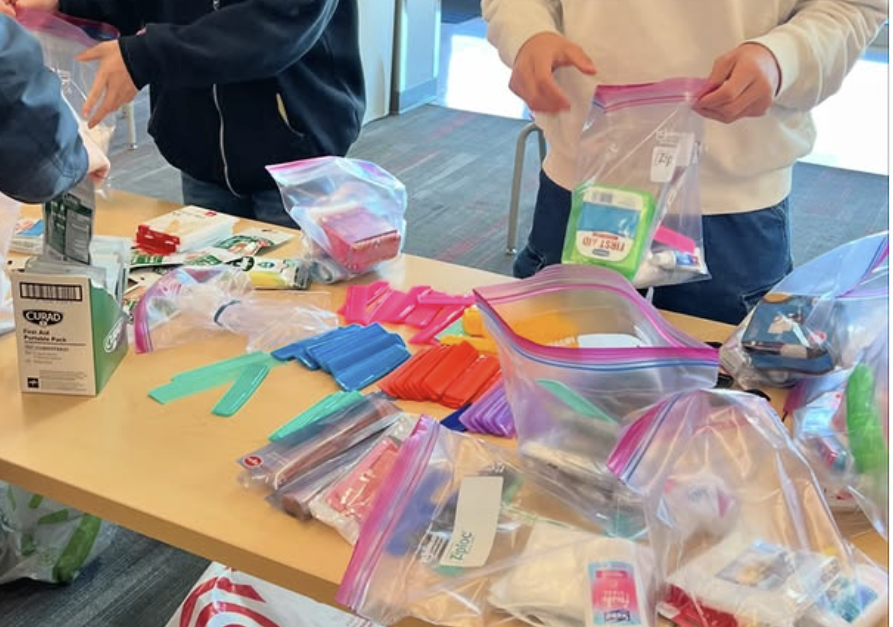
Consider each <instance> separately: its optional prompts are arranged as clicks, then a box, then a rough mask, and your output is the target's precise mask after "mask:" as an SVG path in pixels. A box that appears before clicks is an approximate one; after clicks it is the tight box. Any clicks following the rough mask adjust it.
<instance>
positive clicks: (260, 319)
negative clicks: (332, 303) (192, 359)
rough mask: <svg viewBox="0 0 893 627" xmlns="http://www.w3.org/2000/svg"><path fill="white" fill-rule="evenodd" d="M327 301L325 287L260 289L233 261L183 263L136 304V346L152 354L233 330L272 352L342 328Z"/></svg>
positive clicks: (252, 346)
mask: <svg viewBox="0 0 893 627" xmlns="http://www.w3.org/2000/svg"><path fill="white" fill-rule="evenodd" d="M328 301H329V294H328V293H326V292H299V293H296V294H294V295H292V294H289V295H286V296H284V297H281V298H280V297H278V295H272V296H270V295H266V294H259V293H257V292H255V290H254V288H253V287H252V284H251V279H250V278H249V277H248V275H247V274H246V273H245V272H243V271H242V270H239V269H237V268H234V267H231V266H212V267H183V268H178V269H176V270H174V271H173V272H169V273H168V274H166V275H164V276H163V277H162V278H161V279H159V280H158V281H157V282H155V284H154V285H152V287H150V288H149V289H148V290H147V291H146V293H145V295H144V296H143V298H142V299H141V300H140V302H139V303H137V305H136V307H135V308H134V311H133V327H134V329H133V331H134V345H135V346H136V352H138V353H148V352H151V351H153V350H160V349H163V348H169V347H171V346H177V345H180V344H185V343H188V342H193V341H197V340H200V339H203V338H206V337H210V336H212V335H215V334H218V333H223V332H227V331H228V332H231V333H236V334H238V335H244V336H246V337H247V338H248V345H247V350H248V351H249V352H253V351H259V350H260V351H271V350H275V349H276V348H280V347H282V346H285V345H287V344H291V343H293V342H296V341H298V340H301V339H303V338H306V337H311V336H313V335H319V334H320V333H324V332H326V331H329V330H331V329H334V328H335V327H337V326H338V317H337V315H336V314H334V313H332V312H331V311H328V310H327V309H324V308H323V307H324V306H328V304H329V302H328Z"/></svg>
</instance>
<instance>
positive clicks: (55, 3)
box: [0, 0, 59, 12]
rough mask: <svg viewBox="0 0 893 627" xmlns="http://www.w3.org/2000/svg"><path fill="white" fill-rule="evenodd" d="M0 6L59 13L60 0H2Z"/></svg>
mask: <svg viewBox="0 0 893 627" xmlns="http://www.w3.org/2000/svg"><path fill="white" fill-rule="evenodd" d="M0 4H6V5H8V6H10V7H12V8H13V12H15V9H17V8H18V9H31V10H33V11H50V12H53V11H58V10H59V0H0Z"/></svg>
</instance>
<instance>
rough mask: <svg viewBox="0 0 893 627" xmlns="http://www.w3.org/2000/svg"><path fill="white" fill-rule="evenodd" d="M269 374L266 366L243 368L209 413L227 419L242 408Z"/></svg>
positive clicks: (254, 365)
mask: <svg viewBox="0 0 893 627" xmlns="http://www.w3.org/2000/svg"><path fill="white" fill-rule="evenodd" d="M269 373H270V367H269V366H267V365H266V364H251V365H248V366H245V369H244V370H243V371H242V373H241V374H240V375H239V378H238V379H236V380H235V382H234V383H233V384H232V385H231V386H230V388H229V389H228V390H227V391H226V394H224V395H223V396H222V397H221V398H220V400H219V401H217V404H216V405H214V409H212V410H211V413H212V414H214V415H215V416H223V417H224V418H229V417H230V416H232V415H234V414H235V413H236V412H237V411H239V410H240V409H241V408H242V405H244V404H245V403H247V402H248V399H249V398H251V395H252V394H254V391H255V390H257V388H258V387H259V386H260V384H261V383H263V380H264V379H266V378H267V375H268V374H269Z"/></svg>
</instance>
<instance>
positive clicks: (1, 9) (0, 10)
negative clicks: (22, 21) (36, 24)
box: [0, 0, 16, 19]
mask: <svg viewBox="0 0 893 627" xmlns="http://www.w3.org/2000/svg"><path fill="white" fill-rule="evenodd" d="M0 15H6V16H7V17H11V18H12V19H15V16H16V10H15V9H14V8H13V6H12V3H11V2H10V1H9V0H0Z"/></svg>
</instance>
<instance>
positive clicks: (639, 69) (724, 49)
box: [481, 0, 888, 324]
mask: <svg viewBox="0 0 893 627" xmlns="http://www.w3.org/2000/svg"><path fill="white" fill-rule="evenodd" d="M481 4H482V10H483V16H484V19H485V20H486V21H487V23H488V33H487V36H488V39H489V40H490V42H491V43H492V44H493V45H494V46H495V47H496V48H497V49H498V50H499V53H500V56H501V58H502V60H503V62H504V63H506V64H507V65H508V66H509V67H511V68H512V75H511V80H510V84H509V86H510V87H511V89H512V91H514V92H515V93H516V94H517V95H518V96H520V97H521V98H522V99H523V100H524V101H525V102H526V103H527V105H528V106H529V107H530V109H531V111H533V112H534V117H535V121H536V124H537V125H538V126H539V127H540V128H541V129H542V130H543V132H544V133H545V136H546V141H547V143H548V146H549V151H548V154H547V156H546V160H545V162H544V164H543V171H542V173H541V175H540V189H539V192H538V194H537V201H536V209H535V213H534V219H533V227H532V229H531V233H530V236H529V238H528V242H527V245H526V247H525V248H524V249H523V250H522V251H521V252H520V253H519V255H518V257H517V259H516V260H515V265H514V274H515V276H517V277H526V276H530V275H532V274H534V273H535V272H537V271H538V270H540V269H541V268H543V267H544V266H546V265H550V264H554V263H560V262H561V250H562V245H563V242H564V234H565V229H566V227H567V221H568V216H569V213H570V202H571V200H570V191H569V190H571V189H573V187H574V186H575V185H576V184H577V183H578V181H576V180H575V163H576V150H577V146H578V144H579V140H580V133H581V131H582V127H583V122H584V120H585V118H586V115H587V113H588V111H589V107H590V103H591V100H592V94H593V91H594V89H595V88H596V86H597V85H598V84H631V83H646V82H651V81H658V80H662V79H665V78H671V77H679V76H693V77H707V78H708V85H709V86H708V89H707V90H706V93H705V95H703V96H702V97H701V98H700V100H699V101H698V103H697V104H696V107H695V108H696V110H697V111H698V112H699V113H700V114H701V115H703V116H704V117H705V118H707V119H706V120H705V137H704V154H703V155H702V157H701V162H700V167H701V201H702V210H703V214H704V220H703V228H704V248H705V250H704V254H705V258H706V261H707V265H708V267H709V270H710V273H711V275H712V279H711V280H708V281H699V282H694V283H688V284H683V285H678V286H670V287H662V288H657V289H656V290H655V294H654V304H655V305H656V306H657V307H659V308H661V309H666V310H670V311H677V312H681V313H687V314H691V315H696V316H700V317H704V318H711V319H714V320H719V321H722V322H727V323H731V324H737V323H738V322H740V321H741V320H742V319H743V318H744V317H745V316H746V314H747V312H748V311H749V310H750V309H751V308H752V307H753V306H754V305H755V304H756V302H757V301H758V300H759V299H760V298H761V297H762V296H763V294H765V293H766V292H767V291H769V289H770V288H771V287H772V286H773V285H774V284H775V283H777V282H778V281H779V280H781V278H782V277H784V276H785V275H786V274H787V273H788V272H790V271H791V270H792V268H793V263H792V258H791V244H790V223H789V209H788V196H789V194H790V191H791V174H792V170H793V165H794V163H795V162H796V160H797V159H799V158H800V157H803V156H804V155H806V154H808V153H809V152H810V150H811V149H812V146H813V143H814V140H815V127H814V125H813V122H812V119H811V116H810V110H811V109H812V108H813V107H815V106H816V105H817V104H819V103H820V102H822V101H823V100H824V99H826V98H827V97H828V96H830V95H832V94H834V93H835V92H836V91H837V90H838V89H839V88H840V85H841V83H842V81H843V79H844V77H845V76H846V74H847V72H848V71H849V70H850V69H851V68H852V67H853V65H854V64H855V63H856V61H857V60H858V58H859V57H860V56H861V54H862V52H863V51H864V50H865V48H866V47H867V46H868V44H869V43H870V42H871V41H872V39H873V38H874V37H875V36H876V35H877V32H878V30H879V29H880V27H881V26H882V25H883V23H884V21H885V20H886V18H887V10H888V1H887V0H659V1H654V0H483V1H482V3H481Z"/></svg>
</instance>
